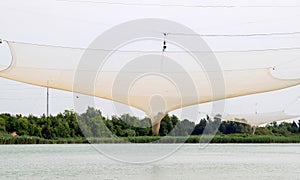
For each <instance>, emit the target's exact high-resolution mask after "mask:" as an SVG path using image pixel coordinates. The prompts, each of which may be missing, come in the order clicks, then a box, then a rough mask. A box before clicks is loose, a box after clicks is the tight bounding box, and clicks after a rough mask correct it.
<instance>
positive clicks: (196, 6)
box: [56, 0, 300, 8]
mask: <svg viewBox="0 0 300 180" xmlns="http://www.w3.org/2000/svg"><path fill="white" fill-rule="evenodd" d="M56 1H60V2H71V3H93V4H108V5H122V6H153V7H184V8H299V7H300V5H286V6H282V5H278V6H274V5H200V4H194V5H188V4H158V3H136V2H133V3H123V2H110V1H93V0H86V1H85V0H56Z"/></svg>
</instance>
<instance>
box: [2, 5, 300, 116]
mask: <svg viewBox="0 0 300 180" xmlns="http://www.w3.org/2000/svg"><path fill="white" fill-rule="evenodd" d="M82 1H84V0H82ZM95 1H97V0H95ZM99 2H104V1H100V0H99ZM109 2H110V3H112V4H105V3H91V2H86V3H83V2H78V1H77V2H72V1H55V0H44V1H40V0H27V1H22V0H2V1H0V7H1V10H0V38H1V39H5V40H11V41H21V42H29V43H38V44H49V45H59V46H68V47H87V46H88V45H89V44H90V43H91V42H92V41H93V40H94V39H95V38H96V37H97V36H99V35H100V34H101V33H102V32H103V31H105V30H107V29H109V28H111V27H113V26H115V25H117V24H120V23H123V22H126V21H129V20H134V19H140V18H162V19H168V20H173V21H176V22H178V23H181V24H184V25H186V26H188V27H190V28H191V29H193V30H194V31H195V32H197V33H199V34H253V33H274V32H275V33H276V32H300V24H299V18H300V2H299V1H297V0H293V1H291V0H290V1H287V0H281V1H274V0H272V1H271V0H268V1H266V0H256V1H254V0H251V1H250V0H247V1H211V0H210V1H208V0H207V1H175V2H174V1H171V0H170V1H159V0H155V1H153V0H151V1H150V0H147V1H146V0H144V1H133V0H130V1H129V0H127V1H121V0H114V1H109ZM119 2H126V3H133V4H134V3H139V4H146V5H144V6H143V5H133V4H132V5H122V4H118V3H119ZM114 3H116V4H114ZM150 4H152V5H150ZM153 4H155V5H153ZM158 4H159V5H158ZM161 5H163V6H161ZM165 5H172V6H169V7H168V6H165ZM199 5H208V6H219V5H226V6H231V5H232V6H235V7H210V8H208V7H206V8H204V7H199ZM192 6H198V7H192ZM243 6H244V7H243ZM245 6H246V7H245ZM249 6H260V7H249ZM261 6H278V7H261ZM282 6H285V7H282ZM204 39H205V40H206V41H207V43H208V45H209V46H210V47H211V49H213V50H245V49H266V48H286V47H300V35H299V34H298V35H286V36H275V37H274V36H271V37H251V38H249V37H235V38H228V37H221V38H208V37H207V38H204ZM1 48H2V50H0V53H1V54H0V57H1V59H0V62H1V63H0V64H5V61H6V62H7V60H5V58H7V56H6V55H5V54H4V53H5V52H6V50H5V48H4V47H3V45H2V46H1ZM295 58H299V57H295ZM0 87H1V88H0V112H10V113H21V114H25V115H26V114H36V115H40V114H43V113H45V111H46V89H45V88H41V87H35V86H31V85H26V84H22V83H18V82H14V81H10V80H6V79H3V78H0ZM50 94H51V95H50V97H51V98H50V112H51V113H52V114H56V113H58V112H62V111H63V110H65V109H73V108H74V107H73V95H72V93H69V92H62V91H58V90H52V89H51V90H50ZM299 96H300V86H299V87H293V88H289V89H286V90H281V91H278V92H272V93H266V94H261V95H255V96H249V97H242V98H236V99H234V100H230V101H229V102H228V104H227V106H226V109H227V111H228V112H231V113H254V112H255V111H256V110H257V111H259V112H272V111H278V110H283V109H285V107H286V106H288V108H286V110H287V111H288V112H291V113H297V112H298V114H300V109H299V110H298V111H297V107H298V105H300V100H299V102H298V101H294V102H293V100H295V99H296V98H297V97H299ZM291 102H293V103H291ZM97 103H98V106H99V108H100V109H101V110H102V111H103V113H104V114H106V115H112V114H115V111H114V109H113V107H112V104H111V103H110V101H107V100H101V99H98V100H97ZM201 107H202V106H201ZM205 109H207V107H204V106H203V110H205ZM175 114H180V111H177V112H175ZM136 115H139V116H143V114H142V113H141V112H140V113H137V114H136ZM182 118H185V117H182Z"/></svg>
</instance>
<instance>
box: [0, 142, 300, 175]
mask: <svg viewBox="0 0 300 180" xmlns="http://www.w3.org/2000/svg"><path fill="white" fill-rule="evenodd" d="M175 146H176V145H171V144H170V145H168V144H165V145H160V144H150V145H149V144H140V145H138V150H137V151H139V152H142V151H143V149H144V150H145V152H147V149H149V147H150V149H151V148H152V149H156V150H155V151H153V154H156V155H157V154H159V153H160V152H163V153H164V152H165V150H166V149H167V150H169V149H175V148H174V147H175ZM99 147H101V149H105V150H106V151H105V152H107V150H110V149H111V150H110V155H113V154H117V155H118V156H116V157H117V158H120V157H126V159H127V160H130V159H136V157H137V156H141V155H140V153H139V152H137V153H136V154H135V153H132V152H129V151H127V150H128V149H130V147H133V146H132V145H130V144H114V145H87V144H79V145H2V146H0V159H1V160H0V179H56V178H57V179H58V178H59V179H153V180H161V179H167V180H169V179H222V180H226V179H251V180H252V179H300V145H298V144H267V145H257V144H242V145H240V144H212V145H208V146H207V147H205V148H199V145H198V144H185V145H184V146H182V147H180V148H179V149H177V150H176V151H175V152H174V153H173V154H171V155H168V156H167V157H165V158H163V159H161V160H159V161H156V162H153V163H144V164H132V163H122V162H120V161H115V160H113V159H111V158H108V157H107V156H106V155H103V154H102V153H100V152H99V151H98V150H97V148H99ZM146 155H147V156H149V157H150V158H151V154H149V153H147V154H146ZM153 157H154V156H153Z"/></svg>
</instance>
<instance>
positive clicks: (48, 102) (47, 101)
mask: <svg viewBox="0 0 300 180" xmlns="http://www.w3.org/2000/svg"><path fill="white" fill-rule="evenodd" d="M48 117H49V87H47V118H48Z"/></svg>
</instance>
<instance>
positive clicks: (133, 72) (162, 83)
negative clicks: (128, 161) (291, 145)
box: [0, 42, 300, 123]
mask: <svg viewBox="0 0 300 180" xmlns="http://www.w3.org/2000/svg"><path fill="white" fill-rule="evenodd" d="M8 44H9V47H10V48H11V52H12V57H13V61H12V64H11V66H10V67H9V68H8V69H6V70H4V71H1V72H0V76H1V77H4V78H8V79H12V80H16V81H20V82H24V83H29V84H33V85H37V86H44V87H50V88H55V89H60V90H66V91H73V92H77V93H82V94H86V95H91V96H97V97H100V98H105V99H109V100H113V101H117V102H121V103H124V104H127V105H130V106H133V107H136V108H138V109H141V110H143V111H144V112H145V113H146V114H147V115H148V116H149V117H150V118H151V120H152V121H153V122H156V123H159V121H160V120H161V118H162V117H163V116H164V115H165V114H166V113H168V112H170V111H172V110H175V109H178V108H182V107H186V106H189V105H194V104H200V103H204V102H211V101H216V100H220V99H224V98H233V97H238V96H244V95H249V94H256V93H262V92H268V91H273V90H278V89H282V88H287V87H291V86H295V85H298V84H300V79H298V78H295V79H288V80H286V79H280V77H276V78H275V77H274V76H273V75H274V74H276V72H277V68H278V67H281V66H280V65H281V64H282V63H285V62H289V61H291V60H293V59H295V58H297V57H300V49H290V50H266V51H244V52H216V53H214V55H215V56H216V57H217V59H218V61H219V64H220V67H215V66H209V65H206V66H203V65H202V64H201V63H199V61H195V55H197V56H198V57H201V60H200V62H204V63H205V60H206V59H209V58H210V56H211V55H212V54H211V52H165V53H164V54H162V52H151V53H149V52H135V51H127V52H125V51H112V52H111V54H110V56H109V57H105V60H103V59H101V58H99V57H103V55H104V54H107V50H103V49H79V48H66V47H56V46H45V45H33V44H26V43H18V42H8ZM83 57H84V58H83ZM82 61H84V63H83V65H82ZM85 61H86V63H85ZM99 61H102V64H97V63H98V62H99ZM80 63H81V66H80V65H79V64H80ZM285 65H286V64H285ZM293 66H296V67H300V62H298V64H295V62H294V64H293ZM274 67H275V68H274ZM281 72H282V71H281ZM294 77H300V75H299V76H294ZM219 85H220V86H219ZM216 89H217V90H216ZM273 120H274V119H272V120H271V121H273ZM264 122H265V121H264Z"/></svg>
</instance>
